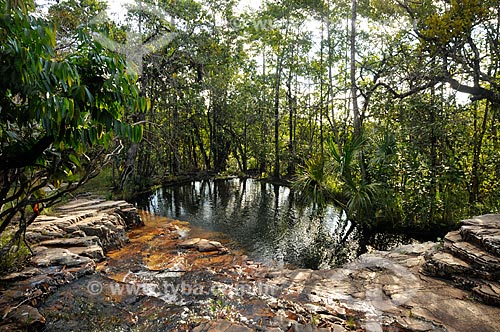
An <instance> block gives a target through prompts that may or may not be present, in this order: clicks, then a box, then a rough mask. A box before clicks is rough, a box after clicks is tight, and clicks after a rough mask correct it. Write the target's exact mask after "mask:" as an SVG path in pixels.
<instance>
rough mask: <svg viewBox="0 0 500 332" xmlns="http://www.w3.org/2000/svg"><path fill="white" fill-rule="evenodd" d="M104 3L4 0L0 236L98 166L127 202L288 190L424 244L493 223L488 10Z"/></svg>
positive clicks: (497, 188) (499, 86)
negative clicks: (245, 189)
mask: <svg viewBox="0 0 500 332" xmlns="http://www.w3.org/2000/svg"><path fill="white" fill-rule="evenodd" d="M111 5H112V1H110V3H106V2H104V1H100V0H82V1H77V0H60V1H57V2H51V1H48V2H43V3H36V4H35V3H33V2H30V1H29V0H0V7H1V8H2V12H1V13H0V77H1V78H0V156H1V157H0V181H1V183H2V186H1V189H0V220H1V224H0V234H1V233H3V232H4V231H5V230H6V229H7V227H8V226H9V225H12V223H13V222H14V220H15V221H16V222H17V221H19V225H20V227H18V228H17V232H16V236H15V238H18V237H20V236H22V234H23V232H24V231H25V230H26V227H27V226H28V225H29V224H30V223H32V222H33V221H34V219H35V218H36V216H37V215H38V214H39V213H40V212H41V211H42V210H43V209H45V208H48V207H50V205H51V204H53V203H54V202H56V201H57V200H58V199H60V198H61V197H62V196H63V195H64V194H66V193H68V192H70V191H72V190H74V189H75V188H77V187H78V186H80V185H81V184H83V183H85V182H86V181H88V180H89V179H90V178H93V177H95V176H97V174H98V172H99V171H101V170H103V169H105V170H108V172H111V173H112V174H113V182H114V186H115V189H116V190H117V191H119V192H123V193H124V194H125V195H131V194H134V193H136V192H140V191H143V190H147V189H148V188H151V187H152V186H154V185H157V184H161V183H164V182H166V181H170V180H172V179H175V178H177V177H180V176H188V177H194V176H196V175H197V174H208V175H211V176H216V175H221V176H222V175H238V176H252V177H256V178H260V179H267V180H269V181H276V182H287V183H289V184H290V185H291V186H292V188H294V189H295V190H296V191H297V192H299V193H300V196H301V197H302V198H303V199H304V200H307V201H311V202H313V203H314V204H317V205H318V206H319V207H321V206H324V205H325V204H336V205H339V206H341V207H342V208H343V209H344V210H345V211H346V214H347V215H348V217H349V219H350V220H352V221H353V222H355V223H357V224H359V225H364V226H366V227H367V228H374V227H376V228H387V229H393V230H394V229H399V230H406V231H409V230H411V231H412V232H417V233H418V232H420V233H422V234H424V233H432V234H435V233H436V234H437V233H438V232H439V231H442V230H449V229H451V228H453V227H454V226H455V225H456V223H457V222H458V221H459V220H460V218H465V217H468V216H471V215H477V214H482V213H493V212H498V208H499V199H500V182H499V181H498V179H499V178H500V154H499V151H500V149H499V147H500V146H499V145H500V133H499V132H498V131H499V121H500V108H499V105H500V73H499V70H500V61H499V60H500V59H499V58H500V3H499V2H498V1H496V0H486V1H484V0H483V1H480V0H462V1H458V0H440V1H431V0H418V1H409V0H384V1H382V0H349V1H347V0H263V1H262V2H259V3H257V4H253V5H251V6H250V4H247V3H246V2H244V1H242V2H241V3H238V2H237V1H233V0H223V1H215V0H204V1H195V0H142V1H138V2H136V3H133V4H129V10H128V13H127V14H126V15H123V16H122V17H121V18H120V19H118V20H117V19H116V17H115V18H113V15H110V14H109V11H107V8H108V7H109V6H111ZM47 187H49V188H51V190H50V191H47V190H46V188H47ZM11 244H12V243H11Z"/></svg>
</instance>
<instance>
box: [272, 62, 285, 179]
mask: <svg viewBox="0 0 500 332" xmlns="http://www.w3.org/2000/svg"><path fill="white" fill-rule="evenodd" d="M283 53H284V52H283ZM276 62H277V65H276V73H275V80H276V82H275V87H274V154H275V155H274V170H273V177H274V178H275V179H279V178H280V144H279V143H280V142H279V139H280V136H279V130H280V85H281V68H282V65H283V54H281V55H278V58H277V59H276Z"/></svg>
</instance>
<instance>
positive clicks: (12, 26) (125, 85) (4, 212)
mask: <svg viewBox="0 0 500 332" xmlns="http://www.w3.org/2000/svg"><path fill="white" fill-rule="evenodd" d="M9 3H10V2H9ZM0 8H2V9H4V11H3V12H2V13H1V15H0V34H1V35H2V36H4V37H5V38H2V39H0V40H1V42H0V59H1V60H0V75H1V77H2V80H0V148H1V150H0V153H1V159H0V178H1V181H2V189H1V191H0V221H1V224H0V234H1V233H3V232H4V231H5V230H6V228H7V226H8V225H9V224H10V223H11V221H12V220H13V219H14V217H18V218H19V220H20V221H19V225H18V227H19V229H18V231H17V232H16V234H15V235H14V236H13V241H17V240H18V238H19V237H20V236H21V235H22V233H23V230H24V229H25V228H26V227H27V226H28V225H29V224H30V223H31V222H33V220H34V219H35V217H36V215H37V214H38V213H40V212H41V211H42V210H43V208H44V207H46V206H50V205H51V204H53V203H54V202H55V201H56V200H57V199H59V198H60V197H61V196H62V195H63V194H64V193H65V192H68V191H71V190H73V189H74V188H76V187H77V186H78V185H81V184H82V183H84V182H85V181H87V180H88V179H89V178H90V177H92V176H95V175H96V174H97V173H98V171H99V169H100V167H101V166H102V165H103V164H104V163H106V162H108V161H109V156H107V152H106V151H107V149H108V148H109V147H111V146H112V145H114V144H115V141H116V140H117V139H118V138H120V137H121V138H127V139H131V140H132V141H134V142H139V141H140V140H141V138H142V132H143V129H142V126H140V125H137V126H135V125H131V124H129V119H128V118H127V117H128V116H129V115H131V114H133V113H136V112H144V111H146V110H147V108H148V103H147V101H146V100H145V99H144V98H142V97H140V95H139V89H138V86H137V84H136V82H137V77H133V76H131V75H129V74H128V73H127V71H126V62H125V60H124V59H123V58H122V57H121V56H118V55H117V54H114V53H112V52H110V51H108V50H106V49H105V48H103V46H102V45H100V44H99V43H96V42H95V41H93V40H92V38H91V35H90V34H89V33H88V32H89V31H87V28H86V27H82V28H81V29H79V30H77V31H75V35H74V48H72V49H70V50H65V51H64V52H63V51H60V50H58V47H57V46H58V45H57V41H56V30H55V28H54V26H53V25H51V24H50V23H48V22H47V21H46V20H44V19H43V18H40V17H39V16H38V15H33V14H31V13H29V12H28V11H27V10H23V8H21V7H9V6H7V5H6V2H5V1H3V0H2V1H0ZM76 174H78V176H75V175H76ZM72 181H76V183H73V182H72ZM63 182H64V185H62V184H63ZM47 186H50V187H51V188H52V189H54V190H52V191H47V190H45V189H46V187H47ZM30 207H36V211H35V209H33V211H32V210H31V208H30ZM13 241H11V243H10V244H11V245H12V244H13ZM4 249H5V250H7V251H8V250H9V246H7V247H6V248H4Z"/></svg>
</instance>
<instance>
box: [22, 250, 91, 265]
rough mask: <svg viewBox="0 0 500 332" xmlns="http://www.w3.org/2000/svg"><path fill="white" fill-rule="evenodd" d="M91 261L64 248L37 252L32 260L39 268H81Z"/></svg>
mask: <svg viewBox="0 0 500 332" xmlns="http://www.w3.org/2000/svg"><path fill="white" fill-rule="evenodd" d="M90 261H91V259H90V258H88V257H83V256H80V255H77V254H74V253H72V252H70V251H69V250H68V249H62V248H46V249H43V250H40V251H38V252H36V254H35V255H34V256H33V257H32V258H31V264H33V265H34V266H37V267H47V266H54V265H60V266H69V267H73V266H80V265H84V264H88V263H89V262H90Z"/></svg>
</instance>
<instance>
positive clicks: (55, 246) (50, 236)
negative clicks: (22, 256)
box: [0, 199, 500, 332]
mask: <svg viewBox="0 0 500 332" xmlns="http://www.w3.org/2000/svg"><path fill="white" fill-rule="evenodd" d="M143 220H144V223H143ZM144 224H145V226H142V225H144ZM499 229H500V216H493V215H490V216H481V217H476V218H473V219H471V220H467V221H464V222H463V223H462V228H461V229H460V230H459V231H457V232H452V233H450V234H448V236H447V237H446V238H445V241H444V243H430V242H429V243H423V244H417V245H407V246H402V247H399V248H396V249H394V250H392V251H389V252H372V253H369V254H365V255H363V256H361V257H359V259H357V260H356V261H354V262H352V263H350V264H348V265H346V266H344V267H342V268H338V269H332V270H320V271H313V270H305V269H277V268H273V267H269V266H262V265H260V264H259V263H257V262H253V261H251V260H249V259H248V258H247V257H246V256H245V255H244V253H242V252H239V251H238V248H237V246H236V245H233V244H232V243H231V242H230V240H229V239H227V238H224V237H223V236H222V235H221V234H217V233H207V232H206V231H203V230H199V229H193V228H191V227H190V226H189V225H188V224H187V223H183V222H179V221H173V220H168V219H166V218H160V217H155V216H151V215H148V214H142V219H141V216H140V215H139V212H138V211H137V210H136V209H135V208H134V207H133V206H132V205H131V204H129V203H127V202H124V201H117V202H116V201H103V200H87V199H80V200H76V201H72V202H70V203H68V204H66V205H64V206H62V207H60V208H58V209H56V210H55V211H54V216H40V217H39V218H38V219H37V221H36V222H35V223H34V224H33V225H32V226H31V227H30V228H29V230H28V232H27V234H26V238H27V239H28V240H29V241H30V243H31V244H32V247H33V251H34V256H33V257H32V259H31V264H30V266H28V267H26V268H25V269H24V270H23V271H21V272H18V273H12V274H9V275H6V276H3V277H1V278H0V294H1V298H0V314H1V315H2V316H1V317H2V319H1V321H0V331H197V332H201V331H207V332H208V331H227V332H231V331H270V332H280V331H283V332H288V331H290V332H293V331H297V332H299V331H335V332H342V331H370V332H371V331H374V332H379V331H457V332H468V331H471V332H472V331H482V332H495V331H497V332H498V331H500V321H499V320H498V316H499V315H500V307H499V301H498V293H499V291H498V281H499V280H498V278H499V275H498V271H499V270H498V266H499V265H498V262H499V258H498V257H499V256H498V248H499V246H498V243H499V241H500V240H499V239H500V237H499ZM464 280H465V281H467V282H465V281H464ZM484 294H486V295H484ZM483 302H484V303H483Z"/></svg>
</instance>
